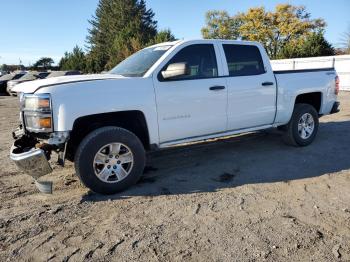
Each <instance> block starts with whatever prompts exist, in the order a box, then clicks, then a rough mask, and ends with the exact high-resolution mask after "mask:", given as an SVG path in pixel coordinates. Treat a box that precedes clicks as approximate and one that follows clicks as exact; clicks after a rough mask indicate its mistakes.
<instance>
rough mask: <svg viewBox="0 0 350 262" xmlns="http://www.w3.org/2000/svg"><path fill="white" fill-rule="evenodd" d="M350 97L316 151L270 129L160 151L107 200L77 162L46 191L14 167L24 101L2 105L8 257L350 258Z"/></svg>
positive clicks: (2, 203)
mask: <svg viewBox="0 0 350 262" xmlns="http://www.w3.org/2000/svg"><path fill="white" fill-rule="evenodd" d="M349 100H350V93H349V92H348V93H346V92H342V93H341V94H340V101H341V103H342V111H341V112H340V113H338V114H336V115H332V116H326V117H323V118H321V124H320V130H319V134H318V137H317V139H316V140H315V142H314V143H313V144H312V145H311V146H309V147H306V148H294V147H289V146H286V145H284V144H283V143H282V141H281V135H280V133H278V132H277V131H268V132H261V133H254V134H248V135H244V136H239V137H235V138H231V139H228V140H221V141H218V142H217V143H206V144H199V145H192V146H190V147H186V148H176V149H172V150H168V151H162V152H157V153H153V154H151V155H149V157H148V158H149V160H148V164H147V168H146V170H145V174H144V176H143V178H142V180H141V181H140V182H139V184H137V185H136V186H134V187H133V188H131V189H129V190H127V191H126V192H123V193H121V194H117V195H113V196H108V197H106V196H100V195H96V194H93V193H91V192H89V191H88V190H87V189H86V188H84V187H83V186H82V185H81V184H80V182H79V180H78V179H77V177H76V176H75V173H74V169H73V166H72V163H68V164H67V166H66V168H61V167H56V168H55V170H54V172H53V173H52V174H50V175H49V176H48V179H51V180H52V181H54V194H53V195H44V194H41V193H39V192H38V191H37V189H36V188H35V186H34V185H33V182H32V180H31V179H30V178H29V177H28V176H26V175H24V174H22V173H20V172H18V171H17V170H16V168H15V166H14V165H13V164H12V163H11V161H10V160H9V156H8V154H9V148H10V146H11V143H12V138H11V130H12V128H14V127H15V126H16V124H17V119H18V102H17V99H15V98H10V97H0V163H1V166H2V167H1V170H0V188H1V192H0V260H1V261H133V260H139V261H209V260H210V261H212V260H214V261H350V190H349V188H350V157H349V156H350V133H349V130H350V105H349Z"/></svg>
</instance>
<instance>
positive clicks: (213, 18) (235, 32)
mask: <svg viewBox="0 0 350 262" xmlns="http://www.w3.org/2000/svg"><path fill="white" fill-rule="evenodd" d="M205 20H206V26H205V27H203V28H202V30H201V31H202V36H203V38H205V39H237V38H238V37H239V26H240V24H241V23H240V20H239V18H238V17H237V16H236V17H231V16H230V15H229V14H228V13H227V12H226V11H218V10H213V11H208V12H207V13H206V15H205Z"/></svg>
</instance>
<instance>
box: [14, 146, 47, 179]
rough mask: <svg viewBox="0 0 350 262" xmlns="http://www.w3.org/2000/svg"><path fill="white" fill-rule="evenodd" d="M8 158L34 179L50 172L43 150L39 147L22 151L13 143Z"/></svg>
mask: <svg viewBox="0 0 350 262" xmlns="http://www.w3.org/2000/svg"><path fill="white" fill-rule="evenodd" d="M10 158H11V159H12V160H13V161H14V162H15V164H16V165H17V167H18V168H19V169H20V170H21V171H23V172H25V173H26V174H28V175H30V176H31V177H33V178H34V179H35V180H38V179H39V178H40V177H42V176H45V175H47V174H49V173H51V172H52V168H51V166H50V164H49V161H48V160H47V158H46V155H45V152H44V150H42V149H40V148H31V149H30V150H28V151H26V152H23V150H22V149H21V148H19V147H16V146H15V145H13V146H12V147H11V152H10Z"/></svg>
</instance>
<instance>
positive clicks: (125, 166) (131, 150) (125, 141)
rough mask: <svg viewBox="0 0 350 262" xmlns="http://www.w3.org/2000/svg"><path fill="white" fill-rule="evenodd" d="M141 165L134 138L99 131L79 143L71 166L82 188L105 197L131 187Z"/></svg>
mask: <svg viewBox="0 0 350 262" xmlns="http://www.w3.org/2000/svg"><path fill="white" fill-rule="evenodd" d="M145 161H146V156H145V150H144V147H143V145H142V143H141V141H140V139H139V138H138V137H137V136H136V135H134V134H133V133H131V132H130V131H128V130H126V129H123V128H119V127H103V128H99V129H96V130H94V131H92V132H91V133H90V134H89V135H87V136H86V137H85V138H84V139H83V141H82V142H81V143H80V145H79V147H78V149H77V152H76V155H75V161H74V162H75V170H76V173H77V176H78V177H79V178H80V180H81V182H82V183H83V184H84V185H85V186H86V187H88V188H90V189H91V190H92V191H93V192H96V193H99V194H106V195H108V194H115V193H118V192H120V191H123V190H125V189H127V188H128V187H130V186H132V185H134V184H135V183H136V182H137V181H138V180H139V178H140V177H141V175H142V173H143V170H144V167H145ZM124 162H125V163H124Z"/></svg>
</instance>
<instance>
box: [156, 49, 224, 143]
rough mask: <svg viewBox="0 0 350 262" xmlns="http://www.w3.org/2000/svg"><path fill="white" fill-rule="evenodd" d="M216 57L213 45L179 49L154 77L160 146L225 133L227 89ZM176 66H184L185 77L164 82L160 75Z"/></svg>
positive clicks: (217, 52) (217, 50)
mask: <svg viewBox="0 0 350 262" xmlns="http://www.w3.org/2000/svg"><path fill="white" fill-rule="evenodd" d="M218 54H219V49H218V48H217V47H216V46H215V45H213V44H192V45H187V46H185V47H181V48H180V50H178V51H177V53H176V54H175V55H174V56H173V57H172V58H171V59H170V60H169V61H168V62H167V63H166V64H165V66H164V67H162V69H161V70H160V72H159V73H158V74H157V75H155V76H154V86H155V93H156V101H157V109H158V124H159V138H160V143H165V142H173V141H176V140H181V139H186V138H195V137H199V136H204V135H209V134H215V133H219V132H224V131H226V127H227V114H226V109H227V88H226V86H225V85H226V80H225V79H224V78H220V77H219V70H220V71H221V70H222V68H221V67H218V65H221V62H220V61H219V59H220V57H219V56H218ZM218 58H219V59H218ZM176 63H185V64H186V65H187V67H188V71H189V72H188V74H187V75H181V76H177V77H173V78H168V79H164V78H163V77H162V73H161V72H162V71H164V70H166V69H167V67H168V66H169V65H170V64H176Z"/></svg>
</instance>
